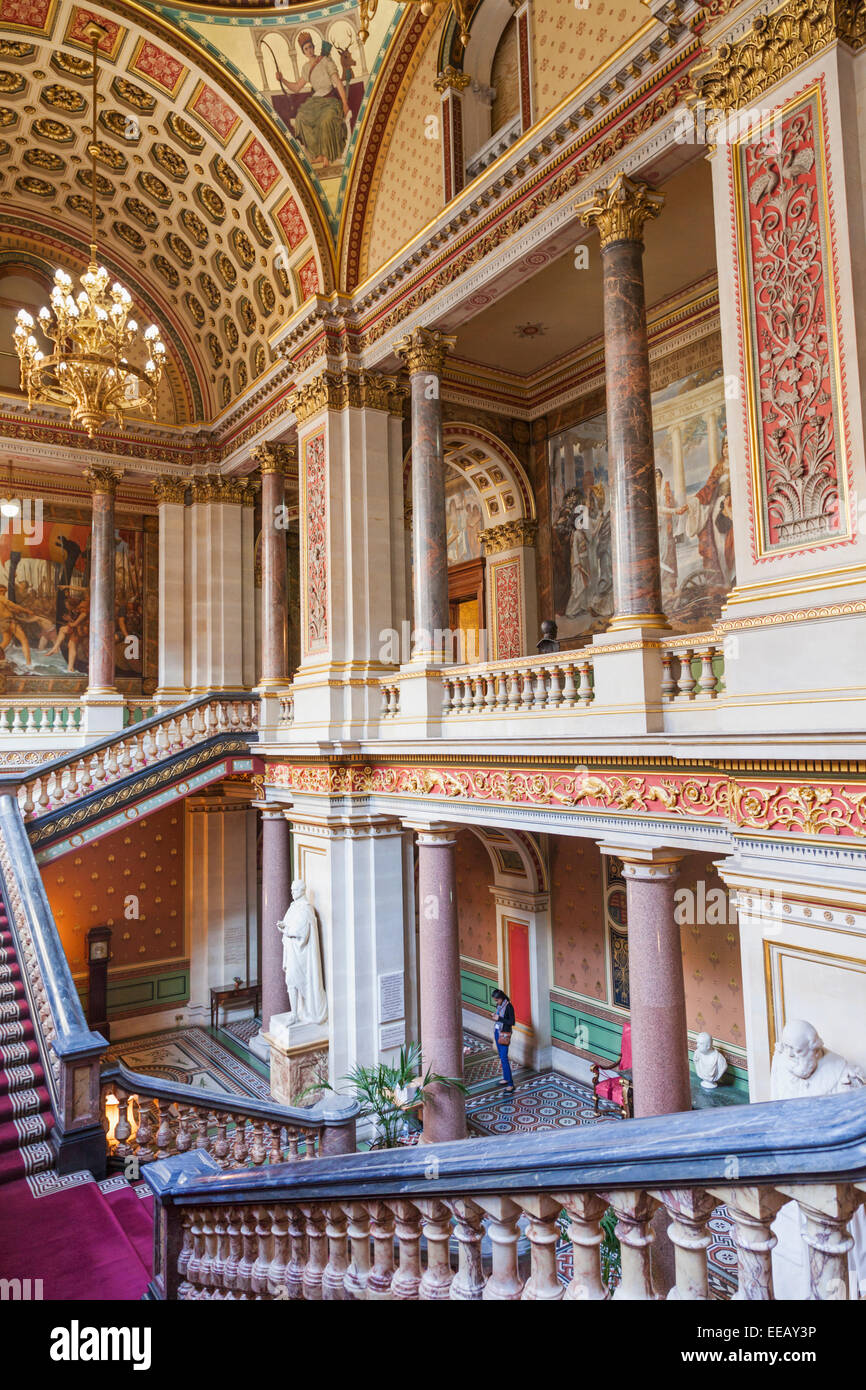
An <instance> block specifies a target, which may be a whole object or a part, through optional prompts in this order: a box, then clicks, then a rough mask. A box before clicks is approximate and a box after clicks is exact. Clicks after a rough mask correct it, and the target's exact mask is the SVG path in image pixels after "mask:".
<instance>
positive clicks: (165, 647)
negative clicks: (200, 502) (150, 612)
mask: <svg viewBox="0 0 866 1390" xmlns="http://www.w3.org/2000/svg"><path fill="white" fill-rule="evenodd" d="M186 488H187V484H186V480H185V479H184V478H172V477H162V478H157V479H156V480H155V482H154V484H153V491H154V494H155V496H156V500H157V502H158V503H159V626H158V628H157V647H158V651H159V686H158V688H157V691H156V694H155V695H154V703H155V704H156V705H158V706H160V707H165V706H169V705H179V704H180V703H181V702H182V701H183V700H185V699H186V698H187V693H188V692H187V683H186V538H185V534H184V532H185V527H186V522H185V515H184V514H185V511H186V506H185V503H186Z"/></svg>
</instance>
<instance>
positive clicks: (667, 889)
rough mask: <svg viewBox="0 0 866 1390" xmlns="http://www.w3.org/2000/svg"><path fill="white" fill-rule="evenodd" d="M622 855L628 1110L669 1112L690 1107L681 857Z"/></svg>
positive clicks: (645, 1113) (653, 1113)
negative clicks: (677, 892)
mask: <svg viewBox="0 0 866 1390" xmlns="http://www.w3.org/2000/svg"><path fill="white" fill-rule="evenodd" d="M614 852H615V853H617V854H619V855H620V856H621V857H623V874H624V877H625V883H626V899H627V907H628V975H629V996H630V1001H631V1047H632V1059H633V1061H632V1075H633V1078H634V1113H635V1116H636V1117H637V1116H641V1115H667V1114H670V1113H671V1112H673V1111H675V1110H690V1109H691V1107H692V1102H691V1090H690V1086H689V1051H688V1033H687V1030H686V994H685V985H684V982H683V956H682V946H681V944H680V929H679V926H678V925H677V923H676V922H675V921H674V888H675V885H676V880H677V873H678V870H679V861H680V856H679V855H676V854H669V853H668V852H664V854H663V855H659V857H658V858H657V859H655V860H653V862H645V861H637V860H634V859H633V860H629V859H627V858H625V857H624V856H625V855H627V853H628V851H622V850H617V851H614Z"/></svg>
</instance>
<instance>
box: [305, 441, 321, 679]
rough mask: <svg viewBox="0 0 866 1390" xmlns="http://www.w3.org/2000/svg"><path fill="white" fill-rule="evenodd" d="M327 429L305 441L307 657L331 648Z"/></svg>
mask: <svg viewBox="0 0 866 1390" xmlns="http://www.w3.org/2000/svg"><path fill="white" fill-rule="evenodd" d="M325 448H326V440H325V430H324V428H322V429H321V430H319V431H318V432H317V433H316V434H313V435H311V436H310V437H309V438H308V439H305V440H304V443H303V466H302V469H301V488H302V505H301V514H302V516H303V517H304V518H305V520H304V526H303V532H302V539H301V574H302V575H305V576H306V584H305V587H304V590H303V604H304V607H303V642H304V651H303V655H304V656H309V655H311V654H312V653H314V652H322V651H327V648H328V473H327V468H328V465H327V459H326V453H325Z"/></svg>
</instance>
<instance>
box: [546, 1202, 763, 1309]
mask: <svg viewBox="0 0 866 1390" xmlns="http://www.w3.org/2000/svg"><path fill="white" fill-rule="evenodd" d="M733 1224H734V1223H733V1222H732V1220H731V1218H730V1216H729V1215H728V1209H727V1207H716V1209H715V1211H714V1212H713V1214H712V1216H711V1217H710V1220H709V1221H708V1222H707V1227H708V1229H709V1231H710V1234H711V1236H712V1242H711V1244H710V1245H709V1246H708V1248H707V1282H708V1284H709V1294H710V1298H722V1299H729V1298H733V1296H734V1294H735V1293H736V1292H737V1252H736V1249H735V1248H734V1242H733V1239H732V1236H731V1232H732V1231H733ZM556 1273H557V1275H558V1277H559V1279H560V1281H561V1283H563V1284H568V1283H569V1282H570V1280H571V1276H572V1273H573V1264H572V1256H571V1244H570V1243H569V1241H567V1240H561V1241H559V1242H558V1243H557V1246H556ZM618 1283H619V1271H618V1270H617V1271H616V1272H613V1273H611V1275H610V1277H609V1278H608V1281H607V1284H608V1288H609V1290H610V1292H611V1293H613V1291H614V1289H615V1288H616V1286H617V1284H618Z"/></svg>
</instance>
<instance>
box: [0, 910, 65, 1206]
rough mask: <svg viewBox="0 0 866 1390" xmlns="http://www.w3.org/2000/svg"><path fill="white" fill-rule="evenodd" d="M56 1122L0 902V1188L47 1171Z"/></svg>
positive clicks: (4, 911)
mask: <svg viewBox="0 0 866 1390" xmlns="http://www.w3.org/2000/svg"><path fill="white" fill-rule="evenodd" d="M53 1124H54V1117H53V1115H52V1114H51V1101H50V1098H49V1095H48V1088H47V1086H46V1084H45V1073H44V1072H43V1070H42V1067H41V1065H40V1062H39V1049H38V1048H37V1046H36V1043H35V1041H34V1032H33V1021H32V1019H31V1017H30V1010H29V1008H28V1006H27V999H26V997H25V994H24V985H23V983H22V980H21V970H20V967H19V965H18V960H17V958H16V955H15V948H14V946H13V944H12V933H11V932H10V930H9V919H8V918H7V916H6V909H5V907H3V905H2V904H0V1185H2V1184H3V1183H12V1182H15V1180H16V1179H18V1178H21V1177H24V1176H25V1175H26V1174H29V1173H41V1172H43V1171H44V1170H45V1169H47V1168H50V1167H51V1163H52V1154H51V1148H50V1146H49V1144H48V1143H47V1142H46V1141H47V1139H48V1134H49V1131H50V1130H51V1127H52V1125H53Z"/></svg>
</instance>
